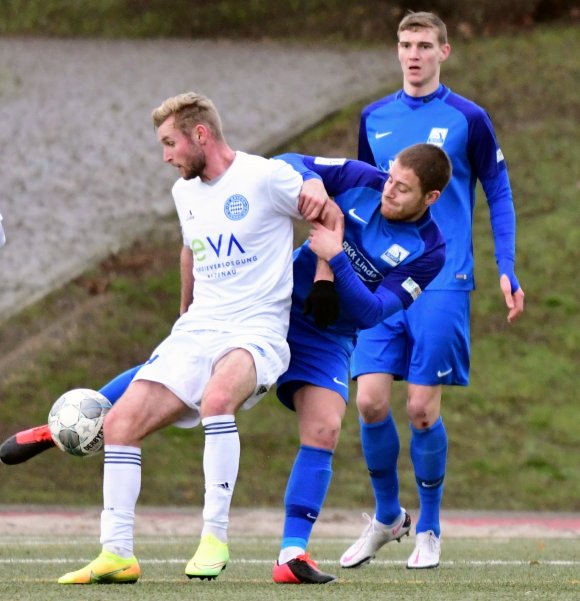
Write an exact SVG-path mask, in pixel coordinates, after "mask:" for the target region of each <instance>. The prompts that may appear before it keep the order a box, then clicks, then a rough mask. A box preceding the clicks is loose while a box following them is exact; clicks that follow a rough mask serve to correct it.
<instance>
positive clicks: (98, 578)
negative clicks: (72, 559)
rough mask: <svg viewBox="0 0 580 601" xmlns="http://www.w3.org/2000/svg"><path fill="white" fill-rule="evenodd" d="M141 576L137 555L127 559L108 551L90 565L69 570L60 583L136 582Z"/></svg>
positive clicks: (103, 552)
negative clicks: (74, 570) (73, 570)
mask: <svg viewBox="0 0 580 601" xmlns="http://www.w3.org/2000/svg"><path fill="white" fill-rule="evenodd" d="M139 576H141V568H140V567H139V563H138V562H137V559H136V558H135V557H131V558H129V559H125V558H124V557H119V556H118V555H114V554H113V553H109V552H108V551H101V554H100V555H99V556H98V557H97V559H94V560H93V561H91V563H89V565H87V566H85V567H84V568H81V569H80V570H77V571H76V572H69V573H68V574H65V575H64V576H61V577H60V578H59V579H58V583H59V584H134V583H135V582H137V580H138V579H139Z"/></svg>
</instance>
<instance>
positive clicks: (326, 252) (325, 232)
mask: <svg viewBox="0 0 580 601" xmlns="http://www.w3.org/2000/svg"><path fill="white" fill-rule="evenodd" d="M343 240H344V216H343V214H342V213H340V215H338V216H337V217H336V220H335V222H334V227H333V228H332V229H331V228H328V227H325V226H324V225H322V224H321V223H318V222H316V221H315V222H314V223H313V224H312V229H311V230H310V234H309V236H308V241H309V242H310V250H311V251H312V252H313V253H316V255H317V256H318V257H320V258H321V259H324V260H325V261H330V259H332V257H336V255H337V254H338V253H339V252H340V251H341V250H342V242H343Z"/></svg>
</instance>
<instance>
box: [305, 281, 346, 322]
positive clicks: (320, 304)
mask: <svg viewBox="0 0 580 601" xmlns="http://www.w3.org/2000/svg"><path fill="white" fill-rule="evenodd" d="M339 313H340V302H339V297H338V292H337V291H336V287H335V286H334V282H331V281H329V280H317V281H316V282H314V284H313V286H312V290H311V291H310V294H309V295H308V296H307V297H306V300H305V301H304V315H310V314H312V317H313V319H314V323H315V324H316V325H317V326H318V327H319V328H322V329H324V328H327V327H328V326H330V325H332V324H333V323H335V322H336V320H337V319H338V316H339Z"/></svg>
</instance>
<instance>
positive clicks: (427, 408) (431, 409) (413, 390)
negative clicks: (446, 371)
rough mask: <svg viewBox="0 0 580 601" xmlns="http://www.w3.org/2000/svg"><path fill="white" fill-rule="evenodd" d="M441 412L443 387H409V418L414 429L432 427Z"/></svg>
mask: <svg viewBox="0 0 580 601" xmlns="http://www.w3.org/2000/svg"><path fill="white" fill-rule="evenodd" d="M440 412H441V386H412V385H410V386H409V393H408V397H407V416H408V417H409V420H410V422H411V424H412V425H413V427H414V428H417V429H419V430H423V429H425V428H428V427H430V426H432V425H433V424H434V423H435V422H436V421H437V419H439V415H440Z"/></svg>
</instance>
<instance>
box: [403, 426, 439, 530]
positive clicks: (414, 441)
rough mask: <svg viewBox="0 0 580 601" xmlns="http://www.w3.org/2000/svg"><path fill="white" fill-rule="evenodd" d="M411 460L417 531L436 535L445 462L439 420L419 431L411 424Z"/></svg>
mask: <svg viewBox="0 0 580 601" xmlns="http://www.w3.org/2000/svg"><path fill="white" fill-rule="evenodd" d="M411 461H412V462H413V467H414V469H415V480H416V481H417V491H418V492H419V503H420V506H421V511H420V514H419V521H418V522H417V526H416V529H417V532H426V531H427V530H433V532H435V534H436V536H440V535H441V526H440V524H439V510H440V508H441V499H442V498H443V479H444V478H445V463H446V461H447V432H446V431H445V426H444V425H443V420H442V419H441V418H439V419H438V420H437V421H436V422H435V423H434V424H433V425H432V426H429V427H428V428H425V429H422V430H418V429H416V428H414V427H413V425H411Z"/></svg>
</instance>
